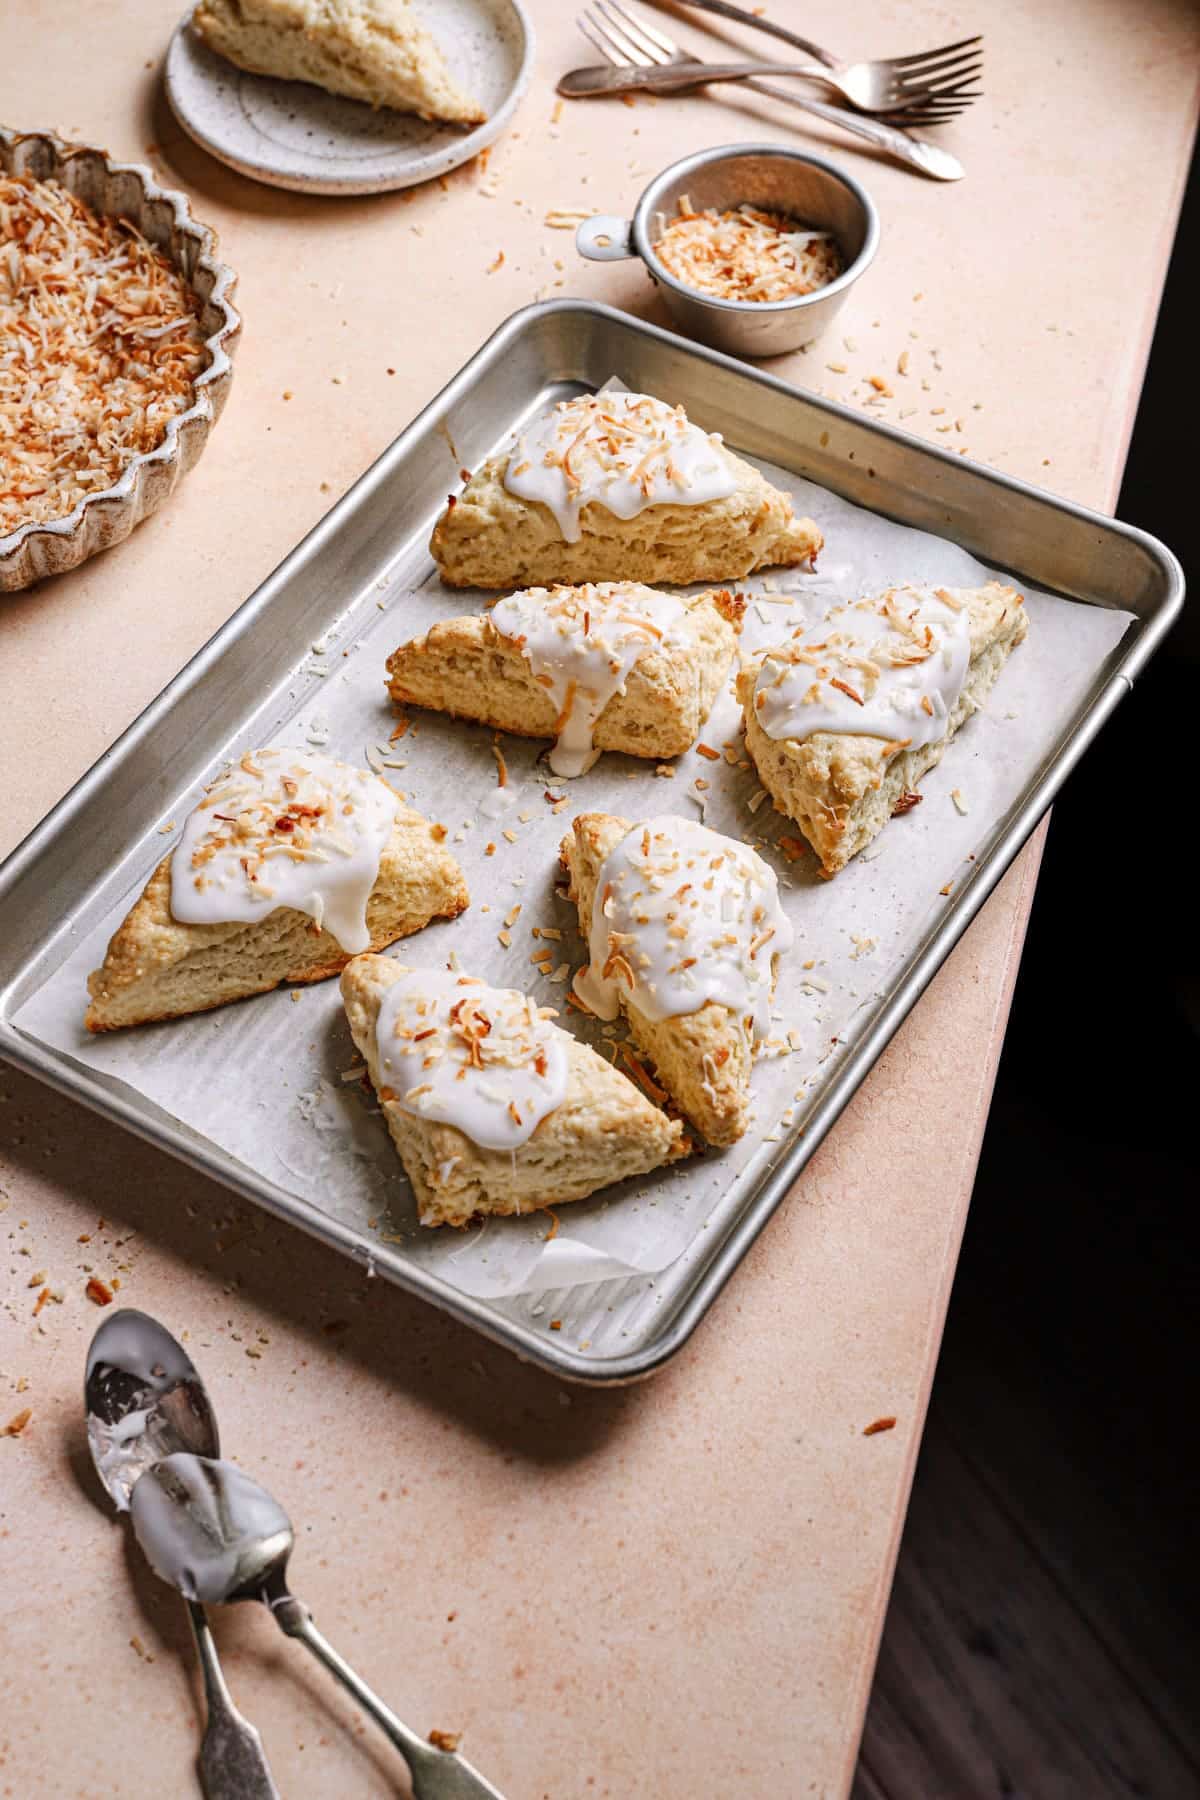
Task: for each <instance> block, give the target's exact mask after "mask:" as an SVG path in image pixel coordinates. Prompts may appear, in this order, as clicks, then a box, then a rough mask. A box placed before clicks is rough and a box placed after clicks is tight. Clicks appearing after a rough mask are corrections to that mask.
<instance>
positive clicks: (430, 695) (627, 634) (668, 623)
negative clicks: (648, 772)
mask: <svg viewBox="0 0 1200 1800" xmlns="http://www.w3.org/2000/svg"><path fill="white" fill-rule="evenodd" d="M743 604H744V603H743V601H742V600H741V599H740V598H735V597H734V595H732V594H731V593H730V592H729V591H728V589H721V590H719V591H718V592H716V593H710V594H701V595H699V596H697V597H696V598H695V599H692V600H684V599H677V598H676V597H675V596H674V595H673V594H660V593H657V592H656V591H655V590H654V589H653V588H648V587H642V586H641V585H640V584H639V583H638V582H635V581H602V582H598V583H596V584H593V583H591V582H589V583H586V584H585V585H584V586H582V587H555V588H523V589H521V590H520V591H519V592H518V593H515V594H510V595H508V596H507V598H505V599H503V600H498V601H497V602H496V604H495V605H494V606H493V607H492V608H491V610H490V611H489V612H486V613H484V614H482V615H477V614H471V615H468V616H467V617H465V618H461V619H445V620H442V621H441V622H439V623H438V624H436V625H432V626H430V628H429V630H428V631H427V632H425V634H424V636H423V637H418V638H412V639H411V640H410V641H409V642H408V643H407V644H401V645H400V648H399V649H398V650H395V651H393V653H392V655H391V656H390V657H389V658H388V665H387V668H388V691H389V692H390V694H391V696H392V699H393V700H394V701H395V703H396V705H397V706H405V705H414V706H428V707H432V708H433V709H434V710H435V711H438V712H448V713H452V714H453V715H455V716H456V717H458V718H463V719H475V720H478V721H479V722H480V723H481V724H484V725H491V726H493V727H494V728H495V729H497V730H499V731H511V732H514V733H516V734H518V735H520V736H522V737H544V738H555V739H556V740H557V741H556V743H555V745H554V749H553V750H552V751H551V753H550V767H551V768H552V769H553V770H554V773H555V774H556V775H563V776H573V775H582V774H583V773H584V772H585V771H586V770H587V769H590V768H591V766H592V764H593V763H594V762H595V760H596V758H597V756H599V754H600V752H601V751H602V750H624V751H625V752H626V753H627V754H628V755H630V756H652V757H656V758H661V757H664V756H679V755H681V754H682V753H683V752H684V751H685V750H688V749H690V748H691V746H692V744H694V743H695V741H696V738H697V736H698V735H699V732H700V727H701V726H702V725H703V723H704V721H705V719H706V718H707V717H708V714H709V709H710V708H711V706H712V704H713V701H714V700H715V699H716V697H717V695H718V693H719V692H720V690H721V685H722V683H723V682H724V680H725V676H726V674H727V673H728V670H729V665H730V663H731V661H732V660H733V654H734V651H735V649H736V648H737V634H738V632H739V630H740V629H741V619H742V610H743Z"/></svg>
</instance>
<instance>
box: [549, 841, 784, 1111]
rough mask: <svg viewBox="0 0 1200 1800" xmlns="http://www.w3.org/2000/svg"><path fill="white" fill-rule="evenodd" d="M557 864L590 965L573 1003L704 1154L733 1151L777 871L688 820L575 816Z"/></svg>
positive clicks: (759, 1029)
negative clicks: (599, 1024)
mask: <svg viewBox="0 0 1200 1800" xmlns="http://www.w3.org/2000/svg"><path fill="white" fill-rule="evenodd" d="M562 860H563V862H564V864H565V865H566V867H567V869H568V871H569V873H570V877H571V886H570V895H571V898H572V900H574V902H575V904H576V905H577V907H578V908H579V928H580V930H581V931H582V933H583V936H584V939H585V941H586V942H587V944H588V950H589V955H590V962H589V965H588V967H587V968H586V969H585V970H583V971H581V972H580V974H578V975H577V976H576V978H575V993H576V996H577V998H578V999H579V1000H581V1001H582V1002H583V1004H584V1005H585V1006H586V1007H588V1008H589V1010H591V1011H592V1012H595V1013H597V1014H598V1015H599V1016H600V1017H601V1018H614V1017H615V1016H616V1014H617V1012H618V1010H619V1011H620V1012H622V1013H623V1014H624V1015H625V1018H626V1020H627V1021H628V1024H629V1031H630V1035H631V1037H632V1038H633V1041H634V1043H635V1044H636V1045H637V1047H638V1049H639V1050H640V1051H641V1052H642V1054H643V1055H644V1056H645V1057H646V1058H647V1059H648V1060H649V1061H650V1062H651V1063H652V1064H653V1066H654V1068H655V1069H656V1070H657V1072H658V1078H659V1080H660V1081H661V1082H662V1084H663V1087H664V1088H665V1089H666V1090H667V1092H668V1093H669V1094H670V1096H671V1098H672V1099H673V1100H674V1101H675V1103H676V1105H677V1106H678V1107H679V1109H680V1111H681V1112H683V1113H684V1114H685V1115H686V1117H687V1118H688V1119H689V1120H690V1121H691V1122H692V1124H693V1125H695V1127H696V1129H697V1131H699V1132H700V1134H701V1136H703V1137H704V1138H706V1139H707V1140H708V1142H709V1143H710V1144H717V1145H726V1144H732V1143H735V1142H736V1141H737V1139H738V1138H740V1137H741V1136H742V1134H743V1132H744V1131H745V1129H746V1126H747V1123H748V1122H749V1112H750V1075H751V1069H752V1065H753V1062H754V1054H755V1048H756V1045H757V1043H758V1041H759V1040H760V1039H761V1038H763V1037H765V1036H766V1034H767V1030H768V1027H769V1023H770V1006H771V995H772V993H773V991H774V987H775V976H776V971H777V965H778V958H779V956H780V955H781V954H782V953H783V952H784V951H785V950H787V949H788V948H789V946H790V945H791V942H792V935H793V934H792V927H791V925H790V924H789V922H788V920H787V919H786V918H785V917H784V914H783V912H782V910H781V908H780V905H779V894H778V888H777V884H776V879H775V872H774V870H773V869H771V868H770V867H769V866H768V865H767V864H766V863H765V862H764V861H763V859H762V858H761V857H760V856H759V855H757V853H756V852H755V851H753V850H751V849H750V848H749V846H748V845H746V844H741V843H737V842H736V841H735V840H734V839H733V838H727V837H722V836H721V835H720V833H719V832H716V831H710V830H709V829H708V828H707V827H706V826H704V825H699V824H695V823H694V822H692V821H691V820H687V819H679V818H674V817H667V818H658V819H647V820H645V821H644V822H642V823H641V824H637V825H631V824H630V823H629V821H628V820H627V819H620V818H616V817H614V816H613V814H611V813H583V814H581V816H580V817H579V818H577V819H576V820H575V823H574V827H573V829H572V830H571V831H570V832H569V833H568V834H567V836H566V837H565V838H564V839H563V844H562Z"/></svg>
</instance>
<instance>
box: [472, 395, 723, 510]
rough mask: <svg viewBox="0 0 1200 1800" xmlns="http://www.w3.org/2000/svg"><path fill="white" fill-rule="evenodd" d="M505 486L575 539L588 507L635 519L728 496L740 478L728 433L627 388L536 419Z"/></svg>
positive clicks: (514, 454)
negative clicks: (724, 438)
mask: <svg viewBox="0 0 1200 1800" xmlns="http://www.w3.org/2000/svg"><path fill="white" fill-rule="evenodd" d="M504 485H505V487H506V488H507V489H508V491H509V493H510V494H515V495H516V496H517V498H518V499H521V500H534V501H540V502H541V503H542V505H543V506H546V507H549V509H550V511H551V512H552V513H553V514H554V517H555V519H556V520H557V521H558V528H559V530H560V531H561V532H562V535H563V538H564V540H565V541H566V542H567V543H568V544H575V543H578V541H579V537H580V525H579V515H580V513H581V512H582V511H583V509H584V507H585V506H590V505H592V504H595V505H597V506H603V507H605V508H607V510H608V511H609V512H611V513H614V514H615V515H616V517H617V518H618V519H633V518H636V517H637V515H638V514H639V513H640V512H644V511H645V510H646V508H647V507H648V506H701V505H703V504H704V503H705V502H707V501H710V500H722V499H724V498H725V497H726V496H727V495H729V494H732V493H733V492H734V491H735V489H736V487H737V480H736V478H735V476H734V473H733V470H732V469H731V468H730V466H729V460H728V458H727V457H726V455H725V450H724V447H723V446H722V443H721V439H720V437H719V436H716V435H713V436H710V435H709V434H708V433H707V432H704V431H701V430H700V429H699V427H698V426H696V425H693V424H692V423H691V422H690V420H689V419H688V418H687V416H686V414H685V413H684V410H683V408H682V407H681V406H667V405H666V404H665V402H664V401H662V400H655V399H654V398H653V397H652V396H651V395H649V394H629V393H624V392H621V393H601V394H582V395H580V396H578V397H577V398H576V399H574V400H561V401H559V403H558V405H557V406H556V407H555V408H554V409H553V411H551V412H549V413H546V414H544V415H543V416H542V417H541V418H540V419H536V420H535V421H534V423H533V424H532V425H530V426H529V427H528V428H527V429H526V430H525V431H523V432H522V433H521V434H520V436H519V437H518V438H517V441H516V444H515V445H514V447H513V449H512V451H511V452H510V454H509V458H508V465H507V467H506V469H505V471H504Z"/></svg>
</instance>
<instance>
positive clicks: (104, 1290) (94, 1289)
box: [84, 1275, 113, 1306]
mask: <svg viewBox="0 0 1200 1800" xmlns="http://www.w3.org/2000/svg"><path fill="white" fill-rule="evenodd" d="M84 1293H85V1294H86V1295H87V1297H88V1299H89V1300H91V1301H92V1302H94V1304H95V1305H96V1306H111V1305H112V1299H113V1291H112V1289H111V1288H110V1287H109V1285H108V1283H107V1281H101V1279H100V1277H99V1276H98V1275H89V1276H88V1283H87V1286H86V1288H85V1289H84Z"/></svg>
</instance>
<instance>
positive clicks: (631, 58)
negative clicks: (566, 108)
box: [558, 13, 966, 181]
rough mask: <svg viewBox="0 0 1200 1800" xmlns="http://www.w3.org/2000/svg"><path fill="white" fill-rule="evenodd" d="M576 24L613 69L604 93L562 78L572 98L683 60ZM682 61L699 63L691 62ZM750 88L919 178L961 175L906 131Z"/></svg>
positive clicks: (770, 86) (659, 47)
mask: <svg viewBox="0 0 1200 1800" xmlns="http://www.w3.org/2000/svg"><path fill="white" fill-rule="evenodd" d="M625 16H626V17H627V18H632V17H633V15H632V14H629V13H626V15H625ZM577 23H578V25H579V28H580V30H581V31H582V32H583V33H584V35H585V37H587V39H588V41H589V42H590V43H592V44H595V46H596V48H597V49H598V50H599V51H600V53H601V55H602V56H604V57H605V58H606V60H607V61H608V62H610V63H612V64H613V65H614V67H613V69H611V70H605V71H603V73H604V74H605V75H611V76H612V77H613V80H614V84H615V85H614V86H613V87H611V88H609V89H608V90H605V89H604V88H595V87H593V88H590V89H588V88H582V89H580V88H576V87H574V86H573V85H572V83H573V81H574V80H575V79H576V78H577V77H578V76H580V75H583V74H586V75H589V76H594V75H597V74H600V73H601V71H599V70H595V69H589V70H575V71H573V73H572V74H571V75H565V76H564V77H563V79H562V80H561V81H560V82H559V84H558V91H559V93H560V94H567V95H573V94H575V93H576V92H582V93H587V92H592V93H596V92H605V91H608V92H617V93H620V92H621V91H622V89H623V87H624V88H629V87H636V86H637V78H638V77H640V76H649V77H650V78H653V77H654V76H655V75H661V74H662V71H663V67H664V66H665V65H667V64H670V63H672V62H674V61H676V60H677V59H678V58H679V57H680V56H681V54H682V53H681V52H679V51H677V50H676V48H675V46H674V45H673V44H671V41H670V39H669V38H667V37H665V36H664V35H663V34H661V33H656V34H655V35H656V39H657V40H658V41H657V42H655V40H650V41H651V43H652V44H653V45H654V54H653V55H652V54H651V51H650V50H649V49H640V50H639V49H638V47H637V46H636V45H635V44H634V43H633V41H632V40H631V39H629V40H627V42H628V48H627V49H616V48H614V47H613V45H612V44H611V42H610V41H609V40H608V39H607V38H606V37H604V36H601V35H600V34H599V32H598V31H597V30H596V28H595V27H594V26H593V25H592V19H591V17H590V16H589V15H588V14H583V15H581V16H580V18H579V19H578V21H577ZM634 23H635V24H636V25H637V27H638V30H639V32H644V31H645V25H644V22H642V21H641V20H634ZM667 46H669V48H667ZM684 60H689V61H691V62H698V61H699V59H698V58H696V57H692V58H689V59H684ZM751 85H752V86H753V87H754V88H756V89H757V90H758V91H759V92H760V93H764V94H770V95H771V96H772V97H773V98H774V99H778V100H785V101H787V103H788V104H789V105H790V106H797V107H799V108H800V110H801V111H802V112H807V113H812V114H814V115H815V117H816V118H818V119H824V120H826V121H827V122H828V123H829V124H830V125H838V126H840V127H841V128H842V130H843V131H849V132H852V133H853V135H854V136H855V137H861V138H866V139H867V141H868V142H869V143H872V144H874V145H875V146H876V147H877V148H878V149H880V150H883V151H885V152H886V153H887V155H889V156H892V157H894V158H895V159H896V161H897V162H902V163H907V164H908V166H909V167H910V168H913V169H916V170H918V171H919V173H920V174H922V175H929V176H931V177H932V178H933V179H934V180H935V181H961V180H962V178H963V176H964V175H965V173H966V170H965V169H964V168H963V166H962V164H961V163H960V162H959V160H958V158H957V157H955V156H952V155H951V154H950V152H949V151H948V150H943V149H942V147H941V145H940V144H931V143H930V142H929V141H928V140H927V139H925V138H918V137H912V136H910V134H909V133H908V132H907V131H901V130H899V129H898V128H897V127H896V126H895V125H892V124H888V123H885V121H884V120H882V119H869V118H867V117H866V116H865V115H864V114H863V113H856V112H850V111H848V110H847V109H846V108H845V107H841V106H828V105H827V104H826V103H825V101H824V100H813V99H810V98H809V97H808V96H807V95H800V94H798V93H796V92H795V91H794V90H793V89H792V88H786V87H781V86H780V85H779V84H778V82H774V81H759V80H757V79H754V80H752V82H751ZM903 116H904V118H905V121H906V122H908V123H911V122H912V118H913V115H912V113H911V112H906V113H905V114H904V115H903Z"/></svg>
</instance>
